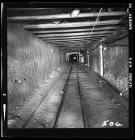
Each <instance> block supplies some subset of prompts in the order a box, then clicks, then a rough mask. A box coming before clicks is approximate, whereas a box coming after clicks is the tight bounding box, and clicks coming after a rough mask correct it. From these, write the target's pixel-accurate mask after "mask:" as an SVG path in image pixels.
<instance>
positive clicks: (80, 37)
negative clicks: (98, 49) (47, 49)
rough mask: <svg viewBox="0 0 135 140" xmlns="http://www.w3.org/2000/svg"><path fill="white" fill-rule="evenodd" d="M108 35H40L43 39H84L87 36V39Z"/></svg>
mask: <svg viewBox="0 0 135 140" xmlns="http://www.w3.org/2000/svg"><path fill="white" fill-rule="evenodd" d="M105 36H106V35H96V36H87V35H85V36H79V35H78V36H69V37H39V38H41V39H83V38H87V39H101V38H103V37H105Z"/></svg>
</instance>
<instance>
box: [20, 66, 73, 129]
mask: <svg viewBox="0 0 135 140" xmlns="http://www.w3.org/2000/svg"><path fill="white" fill-rule="evenodd" d="M71 70H72V65H71V68H70V70H69V74H68V77H69V76H70V73H71ZM67 79H68V78H67ZM66 82H67V80H66ZM55 84H56V82H54V83H53V85H52V86H51V87H50V88H49V90H48V91H47V94H45V95H44V96H43V98H42V99H41V101H40V102H39V104H37V105H36V106H35V107H34V109H33V111H32V112H31V113H30V115H29V117H28V118H27V120H25V122H24V123H23V125H22V126H21V128H26V126H27V125H28V124H29V122H30V120H31V119H32V118H33V117H34V115H35V113H36V111H37V110H38V108H39V107H40V105H41V104H42V103H43V102H44V100H45V99H46V97H47V95H48V94H49V92H50V90H51V88H52V87H53V86H54V85H55ZM65 84H66V83H65ZM44 128H46V126H45V125H44Z"/></svg>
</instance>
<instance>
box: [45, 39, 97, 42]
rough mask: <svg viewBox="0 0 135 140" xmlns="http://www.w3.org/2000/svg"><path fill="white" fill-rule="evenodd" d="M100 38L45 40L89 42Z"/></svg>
mask: <svg viewBox="0 0 135 140" xmlns="http://www.w3.org/2000/svg"><path fill="white" fill-rule="evenodd" d="M97 40H99V39H89V38H80V39H46V40H44V41H61V42H64V41H87V42H90V41H97Z"/></svg>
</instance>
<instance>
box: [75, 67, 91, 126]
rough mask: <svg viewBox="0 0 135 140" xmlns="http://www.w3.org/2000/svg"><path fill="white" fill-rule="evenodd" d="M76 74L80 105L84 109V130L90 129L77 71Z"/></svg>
mask: <svg viewBox="0 0 135 140" xmlns="http://www.w3.org/2000/svg"><path fill="white" fill-rule="evenodd" d="M76 74H77V85H78V94H79V97H80V103H81V108H82V116H83V123H84V128H89V125H88V123H87V122H88V119H87V117H86V112H85V109H84V102H83V97H82V95H81V90H80V83H79V76H78V71H77V69H76Z"/></svg>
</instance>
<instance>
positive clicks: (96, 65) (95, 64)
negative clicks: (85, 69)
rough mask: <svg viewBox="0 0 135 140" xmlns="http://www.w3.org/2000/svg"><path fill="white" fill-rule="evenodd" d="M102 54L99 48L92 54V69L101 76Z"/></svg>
mask: <svg viewBox="0 0 135 140" xmlns="http://www.w3.org/2000/svg"><path fill="white" fill-rule="evenodd" d="M99 54H100V52H99V47H98V48H97V49H95V50H93V51H92V53H90V69H92V70H93V71H95V72H97V73H99V74H100V55H99Z"/></svg>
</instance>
